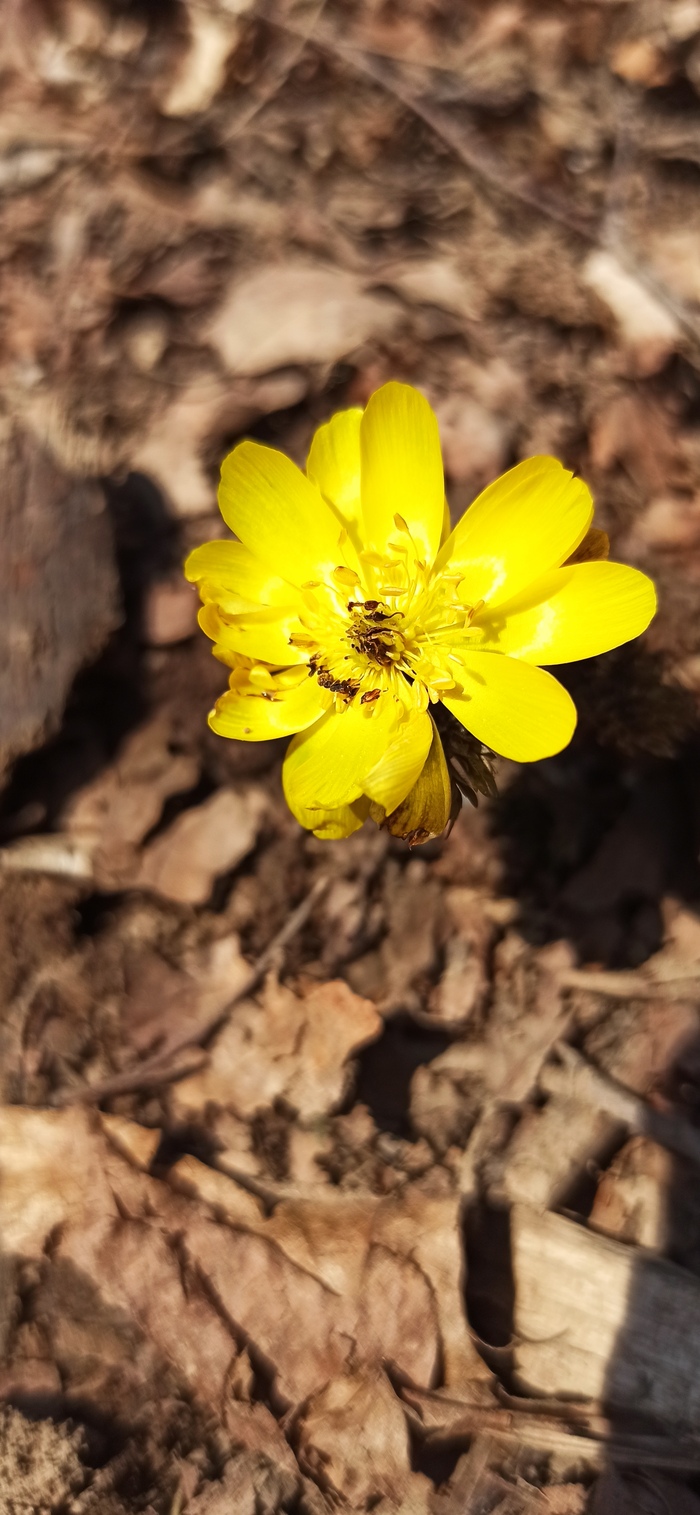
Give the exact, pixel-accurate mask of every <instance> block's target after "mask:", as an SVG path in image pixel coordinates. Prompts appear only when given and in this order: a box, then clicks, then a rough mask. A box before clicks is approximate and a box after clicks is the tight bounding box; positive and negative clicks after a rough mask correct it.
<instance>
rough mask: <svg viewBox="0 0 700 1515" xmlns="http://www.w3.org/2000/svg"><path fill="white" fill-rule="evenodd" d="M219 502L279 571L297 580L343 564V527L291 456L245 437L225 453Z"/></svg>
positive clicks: (231, 521) (228, 518) (246, 542)
mask: <svg viewBox="0 0 700 1515" xmlns="http://www.w3.org/2000/svg"><path fill="white" fill-rule="evenodd" d="M219 508H220V510H221V514H222V516H223V518H224V520H225V522H226V525H227V526H229V527H230V528H231V530H232V531H235V533H236V536H238V537H240V539H241V541H242V542H243V544H244V546H246V547H248V548H249V549H250V551H251V552H252V553H253V554H254V555H255V557H257V558H260V559H261V560H262V562H263V563H265V564H267V565H268V567H269V568H270V569H271V570H272V571H273V573H276V574H279V576H280V577H281V578H283V579H285V580H286V581H287V582H288V583H291V584H295V585H297V586H299V585H301V584H304V583H307V582H308V581H309V580H313V579H316V578H320V579H322V580H323V579H325V578H326V577H327V576H328V574H329V573H331V572H332V571H333V569H334V568H335V567H337V566H338V565H339V564H342V562H343V557H342V555H341V550H340V537H341V532H342V527H341V524H340V522H339V521H338V520H337V519H336V517H335V516H334V514H333V512H332V510H331V509H330V507H329V506H328V505H327V504H326V502H325V500H324V499H323V498H322V496H321V494H320V493H319V491H318V489H317V488H316V485H315V484H312V483H311V480H310V479H307V478H306V475H305V474H303V473H302V472H301V469H300V468H297V466H296V464H295V463H293V462H292V460H291V458H287V457H285V455H284V453H282V452H277V451H276V450H275V448H273V447H263V446H262V445H261V444H260V443H259V442H241V443H240V444H239V446H238V447H234V450H233V452H231V453H229V455H228V457H227V458H225V459H224V462H223V464H222V468H221V484H220V486H219Z"/></svg>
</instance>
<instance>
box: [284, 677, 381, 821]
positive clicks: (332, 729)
mask: <svg viewBox="0 0 700 1515" xmlns="http://www.w3.org/2000/svg"><path fill="white" fill-rule="evenodd" d="M397 714H398V711H397V706H396V702H395V701H394V700H393V699H392V697H391V696H390V695H388V694H385V695H383V696H382V698H381V699H379V700H377V701H376V702H375V704H374V705H362V704H361V703H360V701H359V699H356V700H353V701H352V704H350V705H348V706H347V708H346V709H345V710H342V711H336V710H331V711H329V713H328V714H327V715H325V716H324V717H323V719H322V720H320V721H318V722H317V724H316V725H315V726H314V727H312V729H311V730H310V731H305V732H303V733H302V734H301V735H300V736H298V737H295V738H294V741H293V742H290V744H289V747H288V749H287V756H286V758H285V760H284V786H285V794H286V795H287V800H288V804H289V806H290V809H291V810H293V811H294V813H295V814H296V812H297V808H299V809H319V808H320V809H324V810H326V809H330V810H334V809H335V808H336V807H337V806H339V805H351V804H352V802H353V800H356V799H359V797H360V795H361V794H363V793H364V781H365V777H366V775H367V774H368V773H370V772H371V770H372V769H373V768H374V766H375V764H376V763H377V762H378V761H379V758H380V756H381V754H382V753H383V752H384V751H385V750H386V748H387V746H388V744H389V742H390V741H391V737H392V735H393V728H394V726H395V725H396V720H397Z"/></svg>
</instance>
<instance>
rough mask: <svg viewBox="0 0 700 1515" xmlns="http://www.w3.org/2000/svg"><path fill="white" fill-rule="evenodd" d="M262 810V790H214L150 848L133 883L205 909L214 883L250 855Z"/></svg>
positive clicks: (265, 804) (182, 816)
mask: <svg viewBox="0 0 700 1515" xmlns="http://www.w3.org/2000/svg"><path fill="white" fill-rule="evenodd" d="M266 811H267V799H266V797H265V795H264V794H263V792H262V790H260V789H248V790H247V791H246V792H245V793H244V794H237V793H236V792H235V791H234V790H232V789H217V791H216V793H215V794H213V795H212V796H211V799H208V800H205V801H204V803H203V804H202V805H193V806H192V808H191V809H190V810H185V811H184V812H183V814H182V815H179V816H178V817H177V820H175V821H173V823H172V825H171V826H169V827H168V829H167V831H164V832H163V834H162V836H158V837H156V838H155V839H154V840H153V841H152V842H151V843H150V845H149V846H148V847H147V848H146V850H145V852H144V854H143V858H142V860H141V866H140V868H139V871H138V873H137V876H136V880H135V882H136V884H137V885H138V886H139V887H140V888H142V889H153V890H154V891H155V893H156V894H162V895H164V896H165V898H166V899H170V900H176V901H177V902H178V903H179V904H182V905H204V904H206V901H207V900H208V898H209V896H210V894H211V891H212V888H213V886H214V880H215V879H216V878H218V877H219V875H220V874H222V873H228V872H230V870H231V869H232V868H235V867H236V866H237V864H238V863H240V862H242V860H243V858H244V857H246V856H247V854H248V853H249V852H252V850H253V847H254V846H255V843H256V841H257V838H258V835H259V832H260V829H261V827H262V824H263V820H264V817H265V814H266Z"/></svg>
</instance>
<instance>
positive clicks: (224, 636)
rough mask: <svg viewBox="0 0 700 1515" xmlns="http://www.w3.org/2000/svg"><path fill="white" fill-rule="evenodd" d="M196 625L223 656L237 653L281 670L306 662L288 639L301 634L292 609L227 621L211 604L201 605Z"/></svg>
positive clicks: (250, 613) (259, 612)
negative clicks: (279, 667) (222, 650)
mask: <svg viewBox="0 0 700 1515" xmlns="http://www.w3.org/2000/svg"><path fill="white" fill-rule="evenodd" d="M197 619H198V621H199V624H200V627H201V629H202V631H203V632H204V634H205V636H208V637H211V640H212V642H216V644H217V647H219V648H222V649H224V650H225V651H226V652H240V653H243V655H244V656H245V657H248V658H253V659H254V660H255V661H259V662H261V663H277V664H279V665H280V666H281V667H282V668H285V667H292V666H293V665H294V664H296V663H304V662H306V658H305V657H304V655H303V653H301V652H300V651H299V649H298V647H293V646H291V644H290V640H289V639H290V637H291V636H292V635H293V634H294V633H295V632H300V631H302V629H303V628H302V626H301V622H300V621H299V620H298V619H297V616H296V612H295V611H294V609H293V608H291V609H290V608H288V609H287V610H286V611H284V610H281V609H280V610H277V609H274V610H250V611H245V612H244V613H242V614H241V615H238V616H235V617H234V618H233V619H232V620H228V619H227V618H225V617H224V616H222V615H221V613H220V611H219V608H218V606H217V605H215V604H214V603H213V602H210V603H209V604H207V605H203V606H202V609H201V610H200V612H199V616H198V618H197Z"/></svg>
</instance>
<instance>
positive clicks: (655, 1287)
mask: <svg viewBox="0 0 700 1515" xmlns="http://www.w3.org/2000/svg"><path fill="white" fill-rule="evenodd" d="M512 1246H513V1269H514V1275H515V1296H516V1297H515V1333H516V1338H517V1344H516V1347H515V1366H516V1372H517V1376H518V1379H519V1381H520V1383H521V1384H523V1385H524V1386H525V1387H526V1388H527V1390H528V1391H529V1392H531V1393H535V1394H541V1395H543V1396H544V1395H548V1396H549V1395H556V1396H558V1397H561V1398H566V1397H575V1398H577V1399H593V1400H605V1402H606V1403H608V1404H610V1405H612V1406H615V1407H617V1408H620V1409H627V1410H630V1411H633V1412H635V1413H637V1414H640V1415H646V1416H649V1417H651V1418H652V1419H653V1420H656V1421H662V1422H664V1423H666V1424H667V1425H669V1426H672V1427H673V1428H674V1430H675V1431H676V1433H678V1432H679V1431H680V1432H683V1431H688V1432H697V1431H698V1429H699V1428H700V1389H699V1387H698V1378H697V1362H698V1356H699V1355H700V1282H699V1281H698V1280H697V1279H695V1278H694V1277H693V1276H692V1275H691V1274H690V1273H686V1272H685V1271H684V1270H683V1269H682V1268H678V1267H676V1266H675V1265H674V1264H673V1263H668V1262H665V1261H662V1260H661V1259H659V1258H656V1257H651V1256H649V1254H647V1253H644V1252H637V1251H635V1250H634V1249H633V1248H631V1247H626V1246H623V1245H621V1244H620V1243H619V1242H615V1241H611V1240H609V1239H608V1238H607V1237H602V1236H598V1235H596V1234H595V1233H594V1232H593V1231H589V1230H587V1229H586V1228H585V1227H583V1226H579V1225H576V1224H574V1222H572V1221H569V1220H565V1219H564V1218H563V1217H562V1216H559V1215H551V1214H547V1215H542V1214H538V1213H537V1212H536V1211H534V1210H531V1209H529V1208H526V1207H525V1206H521V1205H516V1206H515V1207H514V1210H513V1213H512Z"/></svg>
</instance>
